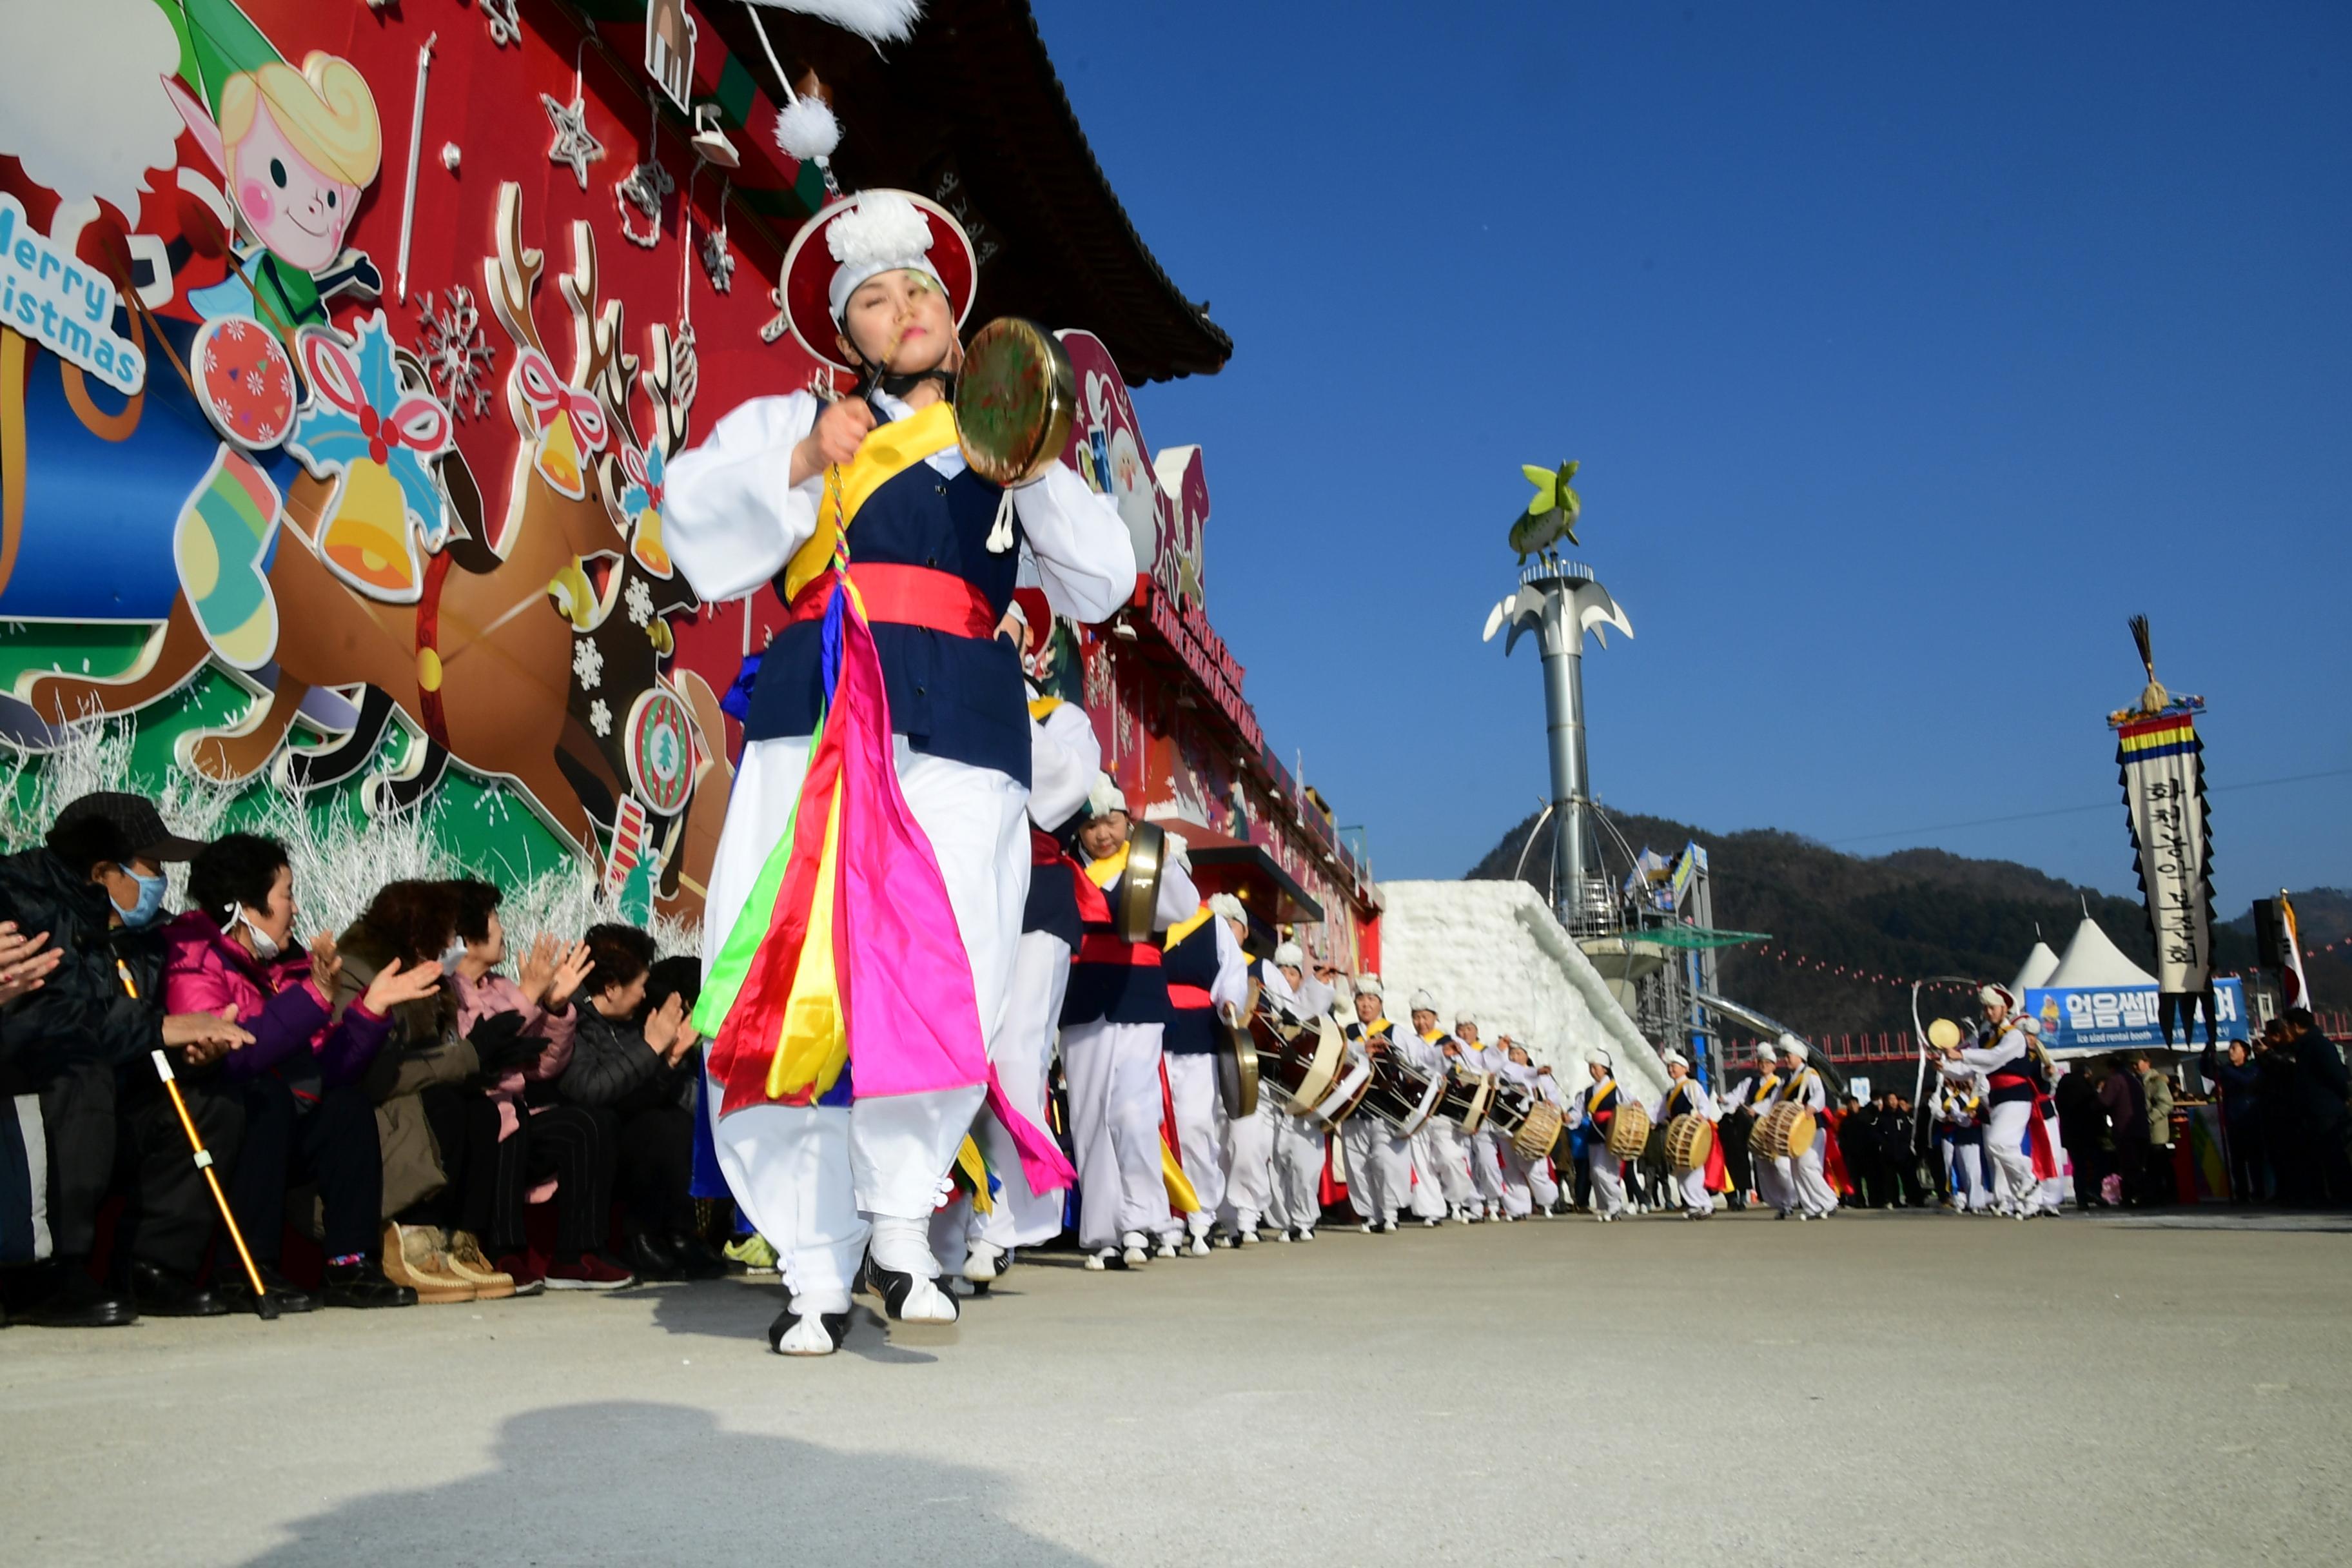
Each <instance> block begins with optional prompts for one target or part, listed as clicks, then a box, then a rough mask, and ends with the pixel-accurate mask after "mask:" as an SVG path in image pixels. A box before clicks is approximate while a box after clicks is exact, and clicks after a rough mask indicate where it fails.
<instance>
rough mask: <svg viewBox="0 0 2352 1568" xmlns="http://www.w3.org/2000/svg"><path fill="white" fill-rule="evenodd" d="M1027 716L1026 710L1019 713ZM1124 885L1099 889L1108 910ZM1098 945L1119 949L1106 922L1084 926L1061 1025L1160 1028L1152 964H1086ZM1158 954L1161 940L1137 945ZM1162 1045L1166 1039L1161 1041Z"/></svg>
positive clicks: (1160, 981)
mask: <svg viewBox="0 0 2352 1568" xmlns="http://www.w3.org/2000/svg"><path fill="white" fill-rule="evenodd" d="M1023 711H1024V713H1025V712H1026V711H1027V710H1025V709H1024V710H1023ZM1126 885H1127V873H1125V872H1124V871H1122V872H1120V873H1119V878H1118V881H1116V882H1113V883H1112V884H1111V885H1110V886H1109V887H1108V888H1105V889H1103V898H1104V899H1105V900H1106V901H1108V903H1109V905H1110V907H1111V908H1112V909H1113V910H1116V909H1118V896H1119V889H1122V888H1124V887H1125V886H1126ZM1089 941H1092V942H1101V943H1103V944H1104V945H1105V946H1106V947H1112V948H1122V949H1123V948H1124V947H1125V946H1126V945H1127V944H1125V943H1122V942H1119V939H1118V934H1117V932H1115V931H1113V930H1112V929H1111V925H1110V922H1109V921H1104V922H1102V923H1101V924H1099V925H1098V924H1097V923H1095V922H1094V921H1087V923H1086V927H1085V936H1084V938H1083V939H1082V940H1081V941H1080V942H1079V944H1078V952H1077V955H1076V957H1075V958H1073V959H1072V960H1071V962H1070V989H1069V991H1068V993H1067V994H1065V995H1064V996H1063V998H1062V1022H1063V1023H1064V1024H1065V1025H1069V1024H1091V1023H1094V1022H1096V1021H1097V1020H1099V1021H1101V1022H1103V1023H1106V1024H1165V1023H1167V1022H1168V1020H1169V1018H1170V1016H1171V1015H1172V1014H1173V1012H1174V1009H1172V1008H1171V1007H1170V1006H1169V1005H1168V977H1167V976H1166V974H1164V973H1162V972H1161V970H1160V965H1159V964H1157V963H1109V962H1100V963H1097V962H1090V961H1089V960H1088V959H1087V956H1086V944H1087V942H1089ZM1135 945H1136V946H1139V947H1140V946H1148V947H1150V948H1151V949H1153V950H1154V951H1155V952H1157V951H1158V949H1159V945H1160V939H1159V938H1158V937H1156V936H1155V937H1153V938H1151V939H1150V941H1149V942H1139V943H1136V944H1135ZM1164 1038H1165V1037H1163V1039H1164Z"/></svg>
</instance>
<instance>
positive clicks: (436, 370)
mask: <svg viewBox="0 0 2352 1568" xmlns="http://www.w3.org/2000/svg"><path fill="white" fill-rule="evenodd" d="M418 305H419V308H420V309H422V310H423V311H424V313H425V322H424V325H423V326H422V327H421V328H420V329H419V330H418V332H417V342H416V349H417V357H418V358H420V359H422V360H423V361H424V362H425V375H426V376H427V377H428V378H429V379H430V380H431V381H432V383H433V390H434V391H436V392H437V393H439V394H440V395H441V401H442V402H444V403H446V404H447V405H449V412H450V413H452V414H454V415H456V416H457V417H458V418H460V419H463V418H464V417H466V413H467V405H468V404H471V405H473V415H474V417H475V418H477V419H478V418H480V417H481V416H482V413H483V411H484V410H485V409H487V408H488V407H489V405H490V393H489V388H488V387H487V386H485V385H484V384H483V382H484V381H485V380H486V379H487V378H488V375H489V372H490V367H491V366H492V365H493V364H494V363H496V362H497V359H498V355H497V353H495V352H494V351H493V350H492V349H491V348H490V344H489V340H488V337H486V336H485V335H484V334H483V331H482V312H481V310H480V309H479V308H478V307H477V306H476V305H475V303H474V293H473V290H472V289H468V288H467V287H466V286H465V285H464V284H462V283H459V284H457V285H455V286H453V287H452V288H451V289H450V290H449V292H448V293H447V294H446V296H445V297H444V298H443V300H442V302H441V307H440V309H438V310H436V309H434V306H433V290H431V289H426V290H425V295H424V298H423V299H422V300H419V301H418Z"/></svg>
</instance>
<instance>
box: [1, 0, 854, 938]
mask: <svg viewBox="0 0 2352 1568" xmlns="http://www.w3.org/2000/svg"><path fill="white" fill-rule="evenodd" d="M10 9H11V11H12V12H14V13H15V14H16V21H14V22H12V25H11V27H10V39H11V47H10V48H9V49H8V50H6V51H0V81H5V96H0V626H5V638H0V739H5V741H7V742H11V743H13V744H14V745H15V746H16V747H17V748H19V749H20V750H22V751H26V752H34V753H38V752H41V751H43V750H44V749H46V748H48V747H52V746H54V745H57V744H58V743H60V742H61V739H62V738H63V737H64V736H65V735H66V734H68V732H69V731H72V730H73V729H74V727H76V726H77V725H86V724H88V723H89V722H91V721H112V720H124V721H129V722H131V724H133V725H134V726H135V727H136V730H137V732H138V736H139V750H138V754H139V755H140V756H141V757H142V758H143V759H145V760H146V761H148V762H149V763H153V764H154V765H158V766H171V767H177V768H180V769H184V770H186V771H188V772H190V773H194V774H197V775H201V776H203V777H205V778H209V779H211V780H215V781H218V782H221V783H223V784H232V785H234V784H245V783H259V782H261V781H265V780H266V781H268V782H269V783H271V784H274V785H275V786H276V787H278V788H280V789H285V790H291V791H296V792H302V793H304V794H305V795H308V796H310V797H313V798H316V799H318V800H320V801H341V803H343V805H345V807H347V808H350V809H359V808H362V807H364V808H366V809H373V810H378V811H381V810H384V809H397V808H400V807H403V806H407V805H416V804H419V803H423V802H426V801H428V799H429V800H431V801H432V802H433V803H434V804H435V805H436V806H437V807H438V808H439V809H438V816H437V820H439V821H440V822H442V823H443V824H444V825H445V828H444V830H445V831H446V832H448V833H450V834H452V835H455V836H457V837H460V838H468V837H470V838H473V839H478V840H481V841H482V843H481V845H480V847H483V848H484V849H485V850H488V851H494V854H490V855H488V856H486V857H478V858H488V859H494V860H495V861H496V862H497V863H498V864H500V865H503V866H504V867H506V868H509V869H510V870H512V871H514V872H516V873H518V874H530V873H531V872H535V871H539V870H543V869H546V868H550V867H551V866H554V865H556V864H559V863H560V862H562V860H563V859H564V858H570V857H583V856H584V857H588V858H592V859H593V860H594V861H595V862H596V863H597V864H599V865H600V866H602V867H604V868H606V870H607V872H608V874H612V873H614V871H615V870H616V869H617V870H618V871H620V872H621V873H623V874H625V875H634V876H635V894H636V897H637V900H638V901H639V902H640V903H641V904H642V903H648V902H655V901H657V902H658V903H659V904H660V905H661V906H662V907H664V908H666V909H667V910H669V911H670V912H672V913H674V914H677V915H678V916H680V917H682V918H690V917H691V915H692V914H693V913H694V911H695V910H696V909H697V908H698V903H699V896H700V889H701V886H702V883H703V880H704V879H705V877H706V876H707V872H708V862H709V854H710V851H711V847H712V846H713V845H714V844H715V842H716V838H717V834H718V827H719V818H720V817H721V816H723V814H724V811H725V806H726V796H727V782H728V753H727V731H726V721H725V720H724V719H723V717H722V716H721V711H720V708H719V700H718V696H717V693H719V692H721V691H724V690H725V689H727V687H728V685H729V683H730V681H731V680H732V679H733V678H734V675H735V672H736V666H737V664H738V662H739V660H740V656H741V654H742V653H743V652H745V651H747V650H748V649H749V648H750V647H752V646H753V636H754V632H755V628H754V627H753V626H752V625H751V616H752V615H753V614H754V611H753V610H752V609H751V606H749V605H744V604H739V605H733V606H728V607H724V608H721V607H719V606H703V605H698V603H697V601H696V599H695V596H694V595H693V593H692V591H691V590H690V588H689V587H688V584H686V582H685V581H684V579H683V578H682V577H680V576H679V575H678V574H677V572H676V571H675V569H674V568H673V566H672V564H671V563H670V560H669V558H668V555H667V552H666V551H665V549H664V547H663V542H662V503H663V494H664V488H663V479H664V473H665V470H666V468H667V463H668V462H669V460H670V459H671V458H673V457H674V456H675V455H676V454H677V452H678V451H679V450H681V449H682V448H683V447H684V446H685V445H686V444H687V443H688V441H689V440H690V439H691V438H692V437H693V433H694V431H695V429H696V426H697V422H698V419H707V417H708V416H709V415H715V414H716V413H718V412H723V411H724V410H725V409H727V408H729V407H731V406H733V405H735V404H736V403H738V402H740V401H741V400H742V399H743V398H745V397H747V396H750V395H754V394H757V393H763V392H778V391H785V390H790V389H791V388H793V387H794V386H798V385H804V384H809V383H810V382H811V380H812V378H814V377H816V376H818V375H819V374H820V372H819V368H818V367H817V366H816V365H815V364H814V363H812V362H810V361H809V360H808V359H807V358H806V356H805V355H803V353H801V352H800V351H799V350H798V349H797V348H796V347H794V346H793V344H792V343H791V342H790V341H789V340H788V339H783V340H780V339H779V338H778V336H777V335H776V334H774V333H772V332H765V331H763V329H765V328H767V327H768V326H769V325H770V323H771V321H772V316H773V309H772V301H771V300H770V299H769V297H768V290H767V289H765V288H763V287H761V286H760V285H759V284H757V283H755V282H752V281H751V280H752V279H761V278H766V277H772V275H773V273H774V270H775V267H776V263H777V260H778V258H779V257H780V254H781V239H780V237H782V239H788V238H789V236H790V234H791V233H792V231H793V228H795V227H796V226H798V224H799V223H800V221H801V220H802V219H803V217H804V216H806V215H807V213H809V212H810V211H813V210H814V208H815V206H816V205H819V204H820V203H821V201H822V199H823V196H824V182H823V179H822V177H821V175H820V173H819V171H818V170H816V169H814V168H803V167H802V166H801V165H800V164H799V163H796V162H795V161H793V159H791V158H789V157H787V156H784V155H782V154H781V153H778V152H777V151H776V150H775V148H774V145H773V142H772V129H773V125H774V121H775V110H774V109H773V108H772V105H771V104H770V103H769V102H768V100H766V98H765V97H764V96H762V94H761V93H760V92H759V91H758V90H757V89H756V88H755V87H754V85H753V82H752V79H751V76H750V75H749V74H748V73H747V71H746V69H745V68H744V66H743V64H742V63H741V62H740V61H739V60H736V59H733V58H730V55H729V53H728V51H727V50H726V48H725V47H724V46H723V45H722V44H719V43H718V42H717V40H716V37H715V34H714V31H713V29H711V28H709V26H702V25H700V24H699V23H698V20H697V7H696V6H695V5H692V4H690V3H688V0H675V3H669V4H665V5H661V6H655V7H650V8H648V7H645V6H642V5H640V6H638V7H636V8H635V10H634V11H632V10H630V9H629V8H628V7H620V6H616V5H610V4H607V5H591V6H590V7H588V18H589V26H588V27H587V28H586V29H584V30H583V27H582V26H580V24H579V23H578V22H576V21H574V20H573V19H572V14H571V13H555V12H548V11H545V8H541V10H539V11H533V12H532V13H530V21H529V22H528V23H526V22H525V21H524V20H523V19H522V18H521V17H520V16H519V14H518V10H517V7H516V6H515V5H512V4H510V3H495V4H494V3H485V4H482V5H479V6H478V7H467V8H460V9H457V10H455V11H454V12H452V13H451V14H449V15H441V14H439V13H438V12H436V15H435V16H432V17H431V18H430V19H429V24H428V20H427V19H426V18H425V17H423V16H420V15H417V13H420V12H422V11H423V10H424V9H425V8H424V7H421V6H416V5H411V6H409V7H407V8H406V9H405V11H403V10H402V9H400V8H385V9H383V10H378V9H373V8H371V7H369V6H365V5H320V4H315V3H312V0H242V3H241V4H239V3H233V0H75V3H74V4H72V5H12V6H11V7H10ZM542 13H544V14H542ZM656 29H657V32H656ZM682 108H683V110H684V111H683V112H682V111H681V110H682ZM519 130H522V131H525V132H527V133H524V134H518V132H519ZM739 269H740V274H741V276H742V278H743V279H744V280H745V281H744V283H743V284H742V285H739V284H738V283H737V281H736V279H737V275H738V272H739ZM705 411H709V414H708V415H706V413H705ZM509 803H512V804H514V805H520V807H522V808H524V809H521V810H513V809H509ZM492 839H495V840H498V842H497V843H495V844H491V843H489V842H488V841H489V840H492Z"/></svg>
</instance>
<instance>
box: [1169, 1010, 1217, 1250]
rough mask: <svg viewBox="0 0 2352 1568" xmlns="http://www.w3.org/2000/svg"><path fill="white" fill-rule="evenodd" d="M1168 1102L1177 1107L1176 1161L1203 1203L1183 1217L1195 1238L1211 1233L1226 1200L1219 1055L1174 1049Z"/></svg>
mask: <svg viewBox="0 0 2352 1568" xmlns="http://www.w3.org/2000/svg"><path fill="white" fill-rule="evenodd" d="M1168 1100H1169V1103H1170V1104H1171V1105H1173V1106H1174V1107H1175V1108H1176V1161H1177V1163H1179V1164H1181V1165H1182V1166H1183V1167H1184V1179H1185V1180H1186V1181H1188V1182H1190V1183H1192V1194H1193V1195H1194V1196H1195V1197H1197V1198H1199V1199H1200V1200H1201V1206H1200V1207H1199V1208H1197V1209H1194V1210H1193V1211H1192V1213H1191V1214H1188V1215H1180V1216H1179V1217H1180V1218H1181V1219H1182V1220H1183V1222H1184V1226H1185V1228H1186V1229H1188V1230H1190V1231H1191V1232H1192V1234H1193V1235H1194V1236H1206V1235H1208V1234H1209V1226H1211V1225H1212V1224H1213V1223H1215V1220H1216V1217H1217V1210H1218V1209H1219V1208H1220V1207H1222V1206H1223V1204H1224V1201H1225V1164H1224V1159H1225V1150H1224V1140H1223V1138H1221V1137H1220V1136H1219V1135H1218V1128H1217V1121H1218V1118H1219V1116H1220V1114H1221V1113H1222V1110H1223V1100H1222V1098H1221V1097H1220V1096H1219V1094H1218V1092H1217V1058H1216V1057H1215V1056H1214V1055H1213V1054H1211V1053H1209V1052H1206V1051H1173V1052H1171V1053H1170V1054H1169V1057H1168Z"/></svg>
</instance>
